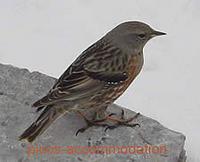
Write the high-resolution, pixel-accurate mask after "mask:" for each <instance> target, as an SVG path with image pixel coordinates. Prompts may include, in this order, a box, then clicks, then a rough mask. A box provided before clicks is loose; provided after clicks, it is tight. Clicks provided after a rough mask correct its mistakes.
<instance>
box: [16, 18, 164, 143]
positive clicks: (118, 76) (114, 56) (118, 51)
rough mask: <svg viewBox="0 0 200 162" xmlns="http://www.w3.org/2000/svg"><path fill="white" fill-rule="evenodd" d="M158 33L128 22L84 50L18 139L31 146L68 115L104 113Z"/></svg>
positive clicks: (135, 72) (38, 104) (39, 103)
mask: <svg viewBox="0 0 200 162" xmlns="http://www.w3.org/2000/svg"><path fill="white" fill-rule="evenodd" d="M163 34H165V33H162V32H158V31H155V30H153V29H152V28H150V27H149V26H148V25H146V24H144V23H141V22H136V21H132V22H125V23H122V24H120V25H119V26H117V27H116V28H114V29H113V30H112V31H110V32H109V33H108V34H106V35H105V36H104V37H103V38H101V39H100V40H99V41H97V42H96V43H95V44H93V45H92V46H90V47H89V48H88V49H87V50H85V51H84V52H83V53H82V54H81V55H80V56H79V57H78V58H77V59H76V60H75V61H74V62H73V63H72V65H70V66H69V68H68V69H67V70H66V71H65V72H64V74H63V75H62V76H61V77H60V78H59V79H58V81H57V82H56V83H55V85H54V86H53V87H52V89H51V90H50V91H49V93H48V94H47V95H46V96H45V97H43V98H42V99H40V100H39V101H37V102H35V103H34V104H33V107H37V108H38V111H39V110H42V109H44V110H43V112H42V113H41V115H40V116H39V118H38V119H37V120H36V121H35V122H34V123H33V124H32V125H31V126H30V127H29V128H28V129H27V130H26V131H25V132H24V133H23V134H22V135H21V136H20V137H19V138H20V139H27V140H28V141H29V142H32V141H33V140H34V139H35V138H36V137H37V136H38V135H40V134H41V133H42V132H44V131H45V130H46V128H47V127H48V126H49V125H50V124H51V123H52V122H53V121H54V120H56V119H57V118H58V117H60V116H62V115H63V114H65V113H67V112H77V111H81V112H88V111H93V112H97V113H98V112H99V111H105V110H106V108H107V106H108V105H110V104H111V103H113V102H114V101H115V100H116V99H117V98H118V97H119V96H120V95H121V94H122V93H123V92H124V91H125V90H126V89H127V88H128V86H129V85H130V84H131V82H132V81H133V80H134V79H135V77H136V76H137V75H138V74H139V72H140V70H141V68H142V66H143V47H144V45H145V44H146V42H147V41H148V40H149V39H151V38H153V37H154V36H157V35H163Z"/></svg>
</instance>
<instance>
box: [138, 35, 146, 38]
mask: <svg viewBox="0 0 200 162" xmlns="http://www.w3.org/2000/svg"><path fill="white" fill-rule="evenodd" d="M145 36H146V35H145V34H138V37H139V38H140V39H144V38H145Z"/></svg>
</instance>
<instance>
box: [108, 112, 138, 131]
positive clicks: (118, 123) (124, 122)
mask: <svg viewBox="0 0 200 162" xmlns="http://www.w3.org/2000/svg"><path fill="white" fill-rule="evenodd" d="M139 115H140V113H137V114H136V115H134V116H133V117H130V118H128V119H125V117H124V110H123V109H122V112H121V117H120V118H113V117H111V116H108V117H107V120H110V121H112V122H115V123H116V124H114V125H108V126H107V127H106V129H105V131H107V130H108V129H115V128H117V127H119V126H127V127H135V126H139V127H140V125H139V124H138V123H133V124H130V122H131V121H133V120H134V119H136V118H137V117H138V116H139Z"/></svg>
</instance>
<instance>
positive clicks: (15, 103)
mask: <svg viewBox="0 0 200 162" xmlns="http://www.w3.org/2000/svg"><path fill="white" fill-rule="evenodd" d="M55 80H56V79H55V78H52V77H49V76H47V75H44V74H41V73H38V72H32V73H30V72H29V71H28V70H26V69H19V68H16V67H13V66H10V65H2V64H0V85H1V86H0V161H2V162H5V161H8V162H12V161H13V162H15V161H18V162H29V161H38V162H46V161H61V162H108V161H109V162H185V161H186V156H185V150H184V142H185V136H184V135H183V134H181V133H178V132H175V131H173V130H170V129H168V128H166V127H164V126H162V125H161V124H160V123H159V122H157V121H155V120H153V119H151V118H148V117H145V116H143V115H140V116H139V117H138V118H137V119H136V122H137V123H139V124H140V127H135V128H129V127H119V128H117V129H114V130H108V131H107V132H105V131H104V129H105V128H102V127H92V128H90V129H88V130H87V131H86V132H85V133H81V134H79V135H78V136H76V135H75V132H76V131H77V130H78V129H79V128H81V127H82V126H84V124H85V123H84V121H83V120H82V119H80V117H78V116H76V115H75V114H70V115H65V116H64V117H63V118H60V119H58V120H57V121H56V122H55V123H53V124H52V125H51V126H50V127H49V129H48V130H47V131H46V132H45V133H44V134H43V135H41V136H40V137H39V138H37V139H36V141H35V142H34V143H33V144H28V143H26V142H20V141H18V136H19V135H20V134H21V133H22V132H23V131H24V130H25V129H26V128H27V127H28V126H29V125H30V124H31V123H32V122H33V121H34V120H35V119H36V117H37V116H38V114H37V113H36V112H35V109H34V108H31V104H32V103H33V102H34V101H36V100H37V99H39V98H40V97H42V96H44V95H45V94H46V93H47V92H48V90H49V89H50V88H51V86H52V85H53V83H54V82H55ZM121 109H122V107H120V106H117V105H112V106H111V107H109V109H108V111H110V112H115V113H118V114H119V113H120V112H121ZM125 113H126V115H127V116H133V115H135V114H136V113H135V112H133V111H130V110H128V109H125ZM69 146H74V147H73V148H75V147H77V146H86V147H87V146H91V147H93V148H94V146H96V148H99V149H100V147H101V148H102V147H103V146H104V148H106V147H107V152H106V151H104V152H103V150H99V151H97V150H96V153H95V154H87V153H85V154H83V152H82V153H81V152H79V153H78V152H76V153H73V152H71V153H73V154H70V151H72V148H71V147H69ZM108 146H109V147H111V146H113V148H114V146H115V149H116V150H115V151H116V152H115V153H112V152H110V154H109V152H108ZM117 146H118V147H117ZM122 146H123V149H121V148H122ZM127 146H132V147H129V149H128V148H127ZM133 146H135V148H134V147H133ZM136 146H137V147H136ZM140 146H143V147H149V146H152V147H151V148H154V151H156V149H157V148H158V147H160V151H161V153H151V152H150V153H147V154H144V153H142V152H141V151H146V150H139V149H141V147H140ZM153 146H154V147H153ZM156 146H157V147H156ZM37 148H38V151H37ZM117 148H118V149H117ZM130 148H131V149H130ZM161 148H162V149H163V150H164V149H166V150H164V151H163V150H162V149H161ZM56 151H57V152H56ZM76 151H81V150H80V148H79V150H76ZM82 151H83V150H82ZM110 151H112V150H110ZM120 151H121V152H120ZM134 151H135V152H134ZM136 152H137V153H136Z"/></svg>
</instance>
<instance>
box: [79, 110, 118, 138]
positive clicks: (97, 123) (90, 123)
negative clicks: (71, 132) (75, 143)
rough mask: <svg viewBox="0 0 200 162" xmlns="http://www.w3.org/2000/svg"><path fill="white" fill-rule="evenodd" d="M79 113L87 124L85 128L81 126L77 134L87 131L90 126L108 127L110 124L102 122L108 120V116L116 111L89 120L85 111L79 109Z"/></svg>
mask: <svg viewBox="0 0 200 162" xmlns="http://www.w3.org/2000/svg"><path fill="white" fill-rule="evenodd" d="M78 113H79V115H80V116H81V117H83V119H84V120H85V122H86V123H87V125H86V126H85V127H83V128H80V129H79V130H78V131H77V132H76V136H77V135H78V134H79V133H80V132H81V133H83V132H85V131H86V130H87V129H88V128H90V127H92V126H101V127H108V126H109V125H108V124H105V123H102V122H104V121H106V120H107V118H108V117H110V116H112V115H115V114H114V113H111V114H109V115H107V116H106V117H104V118H102V119H92V120H89V119H88V118H87V117H86V116H85V115H84V114H83V113H81V112H80V111H78Z"/></svg>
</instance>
